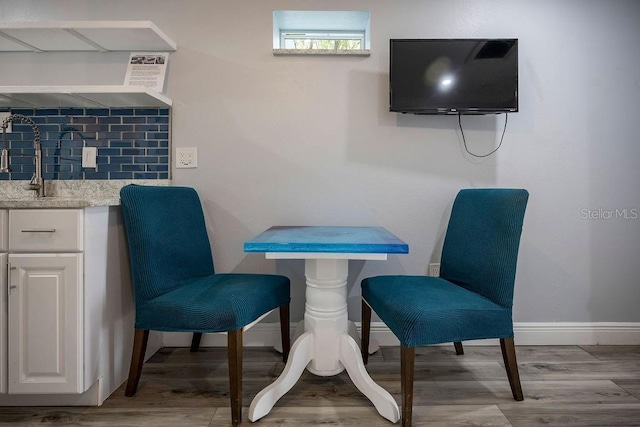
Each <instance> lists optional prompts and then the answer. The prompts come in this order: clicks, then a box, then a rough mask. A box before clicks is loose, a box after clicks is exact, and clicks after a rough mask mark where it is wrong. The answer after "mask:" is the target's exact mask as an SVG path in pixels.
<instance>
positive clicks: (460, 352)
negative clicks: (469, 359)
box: [453, 341, 464, 356]
mask: <svg viewBox="0 0 640 427" xmlns="http://www.w3.org/2000/svg"><path fill="white" fill-rule="evenodd" d="M453 346H454V347H455V348H456V354H457V355H458V356H462V355H463V354H464V349H463V348H462V342H460V341H456V342H454V343H453Z"/></svg>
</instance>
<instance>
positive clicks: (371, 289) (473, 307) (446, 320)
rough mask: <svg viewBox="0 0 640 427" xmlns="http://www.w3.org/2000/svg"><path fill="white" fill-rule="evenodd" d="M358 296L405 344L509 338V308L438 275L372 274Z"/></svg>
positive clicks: (407, 345)
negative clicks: (375, 275)
mask: <svg viewBox="0 0 640 427" xmlns="http://www.w3.org/2000/svg"><path fill="white" fill-rule="evenodd" d="M362 297H363V298H364V299H365V300H366V302H367V303H368V304H369V306H370V307H371V308H372V309H373V310H374V311H375V312H376V314H377V315H378V316H379V317H380V318H381V319H382V321H383V322H384V323H385V324H386V325H387V326H388V327H389V329H391V331H392V332H393V333H394V334H395V335H396V337H397V338H398V339H399V340H400V343H401V344H402V345H404V346H405V347H416V346H422V345H429V344H439V343H445V342H454V341H465V340H472V339H485V338H510V337H513V323H512V318H511V307H503V306H500V305H498V304H496V303H494V302H492V301H490V300H489V299H487V298H485V297H483V296H481V295H479V294H476V293H475V292H471V291H469V290H467V289H465V288H462V287H460V286H457V285H456V284H454V283H451V282H448V281H447V280H444V279H442V278H439V277H429V276H377V277H371V278H368V279H365V280H363V281H362Z"/></svg>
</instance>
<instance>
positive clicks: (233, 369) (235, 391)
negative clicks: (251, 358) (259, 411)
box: [227, 329, 242, 427]
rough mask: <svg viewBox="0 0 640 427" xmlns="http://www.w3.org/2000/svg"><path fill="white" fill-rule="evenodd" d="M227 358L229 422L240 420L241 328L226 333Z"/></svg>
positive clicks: (234, 423)
mask: <svg viewBox="0 0 640 427" xmlns="http://www.w3.org/2000/svg"><path fill="white" fill-rule="evenodd" d="M227 356H228V359H229V397H230V398H231V424H232V425H233V427H237V425H238V424H240V422H241V421H242V329H238V330H237V331H230V332H228V334H227Z"/></svg>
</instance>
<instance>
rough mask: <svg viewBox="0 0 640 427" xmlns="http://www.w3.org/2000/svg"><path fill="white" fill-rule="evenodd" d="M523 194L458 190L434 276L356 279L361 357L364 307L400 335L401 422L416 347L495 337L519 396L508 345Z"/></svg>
mask: <svg viewBox="0 0 640 427" xmlns="http://www.w3.org/2000/svg"><path fill="white" fill-rule="evenodd" d="M528 198H529V193H528V192H527V191H526V190H522V189H470V190H461V191H460V192H459V193H458V195H457V197H456V199H455V201H454V204H453V208H452V211H451V217H450V219H449V225H448V227H447V233H446V235H445V240H444V246H443V249H442V257H441V264H440V277H428V276H377V277H372V278H367V279H364V280H363V281H362V298H363V304H362V310H363V316H362V317H363V320H362V322H363V339H362V342H363V345H362V356H363V359H364V360H365V363H366V360H367V356H368V343H369V331H370V322H371V309H373V310H374V311H375V312H376V314H377V315H378V316H379V317H380V319H382V321H383V322H384V323H385V324H386V325H387V326H388V327H389V329H390V330H391V331H392V332H393V333H394V334H395V336H396V337H397V338H398V339H399V340H400V345H401V360H402V361H401V364H402V367H401V381H402V395H403V408H402V412H403V414H402V425H403V426H405V427H407V426H410V425H411V405H412V401H411V395H412V389H413V357H414V354H415V347H418V346H423V345H429V344H439V343H445V342H454V343H455V347H456V352H457V353H458V354H462V353H463V349H462V344H461V342H462V341H465V340H474V339H486V338H499V339H500V344H501V346H502V350H503V357H504V361H505V365H506V367H507V374H508V377H509V381H510V384H511V390H512V394H513V397H514V398H515V399H516V400H522V389H521V386H520V380H519V376H518V368H517V364H516V356H515V349H514V345H513V320H512V304H513V288H514V282H515V273H516V264H517V259H518V248H519V244H520V236H521V233H522V225H523V221H524V214H525V210H526V205H527V201H528Z"/></svg>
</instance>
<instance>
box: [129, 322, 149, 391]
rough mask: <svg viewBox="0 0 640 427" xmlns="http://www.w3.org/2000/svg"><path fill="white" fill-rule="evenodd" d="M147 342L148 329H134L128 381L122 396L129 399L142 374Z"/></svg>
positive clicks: (136, 387)
mask: <svg viewBox="0 0 640 427" xmlns="http://www.w3.org/2000/svg"><path fill="white" fill-rule="evenodd" d="M148 340H149V330H148V329H136V331H135V334H134V337H133V352H132V353H131V365H130V366H129V379H128V380H127V388H126V390H125V392H124V395H125V396H127V397H131V396H133V395H134V394H136V391H137V390H138V381H140V374H141V373H142V365H143V364H144V353H145V352H146V351H147V341H148Z"/></svg>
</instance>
